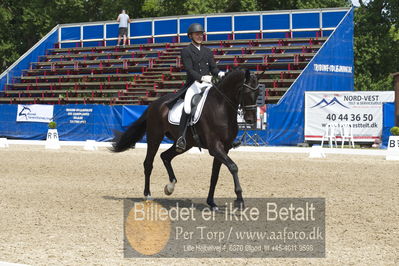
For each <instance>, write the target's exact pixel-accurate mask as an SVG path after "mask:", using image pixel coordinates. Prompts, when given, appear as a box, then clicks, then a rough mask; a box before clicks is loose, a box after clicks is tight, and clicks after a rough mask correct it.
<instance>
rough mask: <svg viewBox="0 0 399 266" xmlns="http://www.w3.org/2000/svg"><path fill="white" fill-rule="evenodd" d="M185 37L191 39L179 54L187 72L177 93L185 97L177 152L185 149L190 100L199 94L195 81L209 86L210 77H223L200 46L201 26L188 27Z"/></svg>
mask: <svg viewBox="0 0 399 266" xmlns="http://www.w3.org/2000/svg"><path fill="white" fill-rule="evenodd" d="M187 36H188V37H189V38H190V39H191V43H190V45H189V46H187V47H185V48H184V49H183V50H182V52H181V59H182V62H183V65H184V68H185V70H186V71H187V80H186V86H185V87H184V88H183V89H182V90H183V91H181V92H180V93H179V94H181V95H183V94H184V93H185V97H184V111H183V113H182V116H181V119H180V126H179V138H178V139H177V142H176V150H177V151H178V152H182V151H184V150H185V149H186V139H185V133H186V128H187V126H188V122H189V119H188V118H189V117H190V113H191V99H192V97H193V96H194V95H195V94H197V93H199V92H201V90H199V89H198V87H197V85H196V84H195V81H197V82H202V84H204V83H207V84H211V83H212V76H211V75H215V76H216V75H218V76H219V78H221V77H223V76H224V75H225V73H224V72H223V71H219V69H218V67H217V66H216V63H215V59H214V57H213V53H212V51H211V50H210V49H209V48H208V47H205V46H203V45H202V42H203V40H204V28H203V27H202V25H201V24H199V23H193V24H191V25H190V26H189V27H188V31H187ZM204 85H205V84H204Z"/></svg>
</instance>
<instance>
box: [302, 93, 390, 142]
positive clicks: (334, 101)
mask: <svg viewBox="0 0 399 266" xmlns="http://www.w3.org/2000/svg"><path fill="white" fill-rule="evenodd" d="M394 98H395V95H394V92H393V91H359V92H351V91H348V92H342V91H340V92H338V91H335V92H334V91H333V92H306V93H305V140H314V141H321V140H322V138H323V135H324V133H325V132H326V127H327V126H328V125H331V127H332V128H335V129H336V132H335V135H336V136H337V138H338V140H339V139H340V137H341V136H340V130H339V128H343V127H348V126H350V127H351V128H352V134H353V137H354V140H355V141H356V142H374V141H375V140H376V139H380V138H381V134H382V128H383V122H382V116H383V115H382V106H383V103H385V102H393V101H394Z"/></svg>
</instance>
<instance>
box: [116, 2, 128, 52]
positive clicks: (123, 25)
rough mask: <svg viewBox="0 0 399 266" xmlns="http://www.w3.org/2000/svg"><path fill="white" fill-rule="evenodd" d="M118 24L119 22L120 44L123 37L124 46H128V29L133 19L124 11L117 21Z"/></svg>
mask: <svg viewBox="0 0 399 266" xmlns="http://www.w3.org/2000/svg"><path fill="white" fill-rule="evenodd" d="M116 21H117V22H119V34H118V44H117V45H119V44H120V42H121V38H122V36H123V46H125V45H126V39H127V37H126V36H127V27H128V24H129V23H130V22H131V19H130V18H129V15H128V14H126V11H125V10H124V9H123V10H122V12H121V13H120V14H119V16H118V18H117V19H116Z"/></svg>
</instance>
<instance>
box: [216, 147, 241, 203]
mask: <svg viewBox="0 0 399 266" xmlns="http://www.w3.org/2000/svg"><path fill="white" fill-rule="evenodd" d="M209 146H210V147H212V148H210V149H209V154H210V155H212V156H213V157H215V159H217V160H219V161H220V162H221V163H223V164H224V165H226V167H227V168H228V169H229V171H230V173H231V174H232V176H233V180H234V192H235V193H236V195H237V199H236V201H235V205H236V206H237V207H244V199H243V198H242V188H241V185H240V180H239V179H238V167H237V165H236V164H235V163H234V162H233V160H232V159H231V158H230V157H229V156H228V155H227V153H228V150H226V149H225V147H224V145H223V144H222V143H221V142H216V143H215V145H209Z"/></svg>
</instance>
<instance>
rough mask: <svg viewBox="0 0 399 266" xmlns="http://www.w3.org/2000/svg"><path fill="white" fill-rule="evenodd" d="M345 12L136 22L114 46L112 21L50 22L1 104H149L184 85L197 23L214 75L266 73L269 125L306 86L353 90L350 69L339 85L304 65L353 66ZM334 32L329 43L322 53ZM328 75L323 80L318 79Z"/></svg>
mask: <svg viewBox="0 0 399 266" xmlns="http://www.w3.org/2000/svg"><path fill="white" fill-rule="evenodd" d="M352 13H353V11H352V10H351V9H348V8H332V9H315V10H290V11H277V12H270V11H269V12H249V13H229V14H211V15H198V16H180V17H166V18H149V19H137V20H134V21H133V22H132V23H131V24H130V26H129V30H128V36H129V38H128V39H129V45H126V46H125V47H122V46H116V39H117V27H118V25H117V24H116V23H115V22H114V21H106V22H93V23H79V24H65V25H58V26H56V27H55V28H54V29H53V30H52V31H51V32H50V33H48V34H47V35H46V36H45V37H44V38H43V39H42V40H41V41H40V42H39V43H38V44H36V45H35V46H34V47H32V49H30V50H29V51H28V52H27V53H26V54H25V55H23V56H22V57H21V58H20V59H19V60H18V61H17V62H15V63H14V64H13V65H12V66H11V67H10V68H9V69H7V70H6V71H5V72H4V73H3V74H2V75H1V76H0V104H7V105H14V104H15V105H18V104H51V105H54V106H62V105H66V106H68V105H71V104H79V105H91V104H94V105H96V104H101V105H107V106H114V105H122V106H124V107H127V106H132V107H131V108H134V107H133V106H137V105H148V104H150V103H151V102H152V101H154V100H155V99H157V98H158V97H160V96H162V95H164V94H166V93H173V92H176V91H177V90H179V89H180V88H181V87H182V86H183V85H184V81H185V78H186V75H185V72H184V69H183V66H182V62H181V60H180V51H181V49H182V48H183V47H185V46H187V45H188V41H189V40H188V38H187V36H186V31H187V28H188V26H189V25H190V24H191V23H195V22H196V23H201V24H203V25H204V26H205V31H206V41H205V43H204V44H205V45H206V46H208V47H209V48H211V49H212V51H213V53H214V56H215V60H216V61H217V65H218V67H219V68H220V69H221V70H225V71H226V70H228V69H230V68H232V67H234V66H242V67H246V68H248V69H250V70H251V71H253V72H255V73H257V74H259V73H261V72H263V71H264V70H265V72H264V74H263V76H262V77H261V79H260V83H261V84H264V85H265V88H266V94H265V101H266V103H267V106H268V107H267V109H268V110H270V113H268V116H271V117H269V119H268V120H269V121H273V115H272V113H273V111H274V110H276V112H278V113H279V115H281V110H280V111H277V109H276V108H277V107H278V108H284V112H288V111H287V110H286V109H287V108H286V107H284V101H290V102H291V103H293V102H294V101H295V104H298V107H297V109H298V108H299V109H300V107H299V105H300V104H301V101H298V100H297V99H296V98H297V96H295V95H302V94H303V92H304V91H305V90H353V73H352V74H350V75H348V77H347V78H345V82H344V83H345V84H341V85H340V87H339V88H337V87H336V86H335V87H334V86H333V85H332V84H333V83H334V82H335V81H333V82H332V81H331V80H333V79H336V77H332V76H331V75H329V73H316V71H314V69H312V67H311V66H309V65H310V64H311V63H312V62H314V61H317V60H319V61H320V60H321V61H323V62H322V63H323V64H333V63H334V61H337V60H336V59H337V58H338V59H339V60H338V61H342V62H338V63H339V64H340V65H349V66H353V44H352V42H353V40H352V38H353V36H352V35H353V30H351V29H352V28H353V14H352ZM345 18H346V19H345ZM344 20H345V21H347V23H346V25H344V26H340V25H341V24H342V23H343V21H344ZM342 27H344V28H343V29H342V31H343V33H342V34H341V35H340V36H339V37H335V38H336V40H335V41H333V42H334V43H333V46H334V47H333V48H326V47H324V46H326V45H327V44H328V43H331V42H332V41H331V40H330V39H331V37H333V35H334V33H335V35H337V34H339V33H336V31H337V29H339V28H342ZM347 29H350V30H349V31H348V30H347ZM323 48H324V50H327V51H324V54H326V55H324V56H323V55H322V54H323V53H320V52H321V50H322V49H323ZM341 50H342V51H346V52H345V53H344V54H345V58H343V59H344V60H341V59H342V54H341ZM336 63H337V62H336ZM307 69H308V70H307ZM305 70H307V71H308V72H309V71H310V72H312V73H308V74H307V73H305V72H306V71H305ZM309 75H314V77H317V80H318V81H320V82H316V83H315V82H313V81H312V82H313V83H312V85H315V84H319V85H317V86H315V87H310V86H308V85H309V84H308V85H306V86H304V85H303V82H302V81H301V80H300V78H299V77H301V76H304V78H302V80H303V79H308V80H311V79H313V76H312V77H310V76H309ZM326 77H328V79H329V80H330V81H328V82H325V81H323V79H324V78H326ZM351 83H352V85H351ZM320 84H321V85H320ZM342 85H343V86H342ZM292 98H295V99H292ZM5 108H6V107H5ZM290 108H295V107H294V106H291V107H290ZM276 119H277V118H276ZM278 119H280V118H278ZM268 126H269V128H270V129H273V128H274V127H273V125H268ZM276 134H278V133H276ZM109 137H110V136H109ZM94 138H96V137H94ZM97 139H98V138H97ZM100 139H103V138H100ZM104 139H107V137H104Z"/></svg>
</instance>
